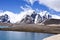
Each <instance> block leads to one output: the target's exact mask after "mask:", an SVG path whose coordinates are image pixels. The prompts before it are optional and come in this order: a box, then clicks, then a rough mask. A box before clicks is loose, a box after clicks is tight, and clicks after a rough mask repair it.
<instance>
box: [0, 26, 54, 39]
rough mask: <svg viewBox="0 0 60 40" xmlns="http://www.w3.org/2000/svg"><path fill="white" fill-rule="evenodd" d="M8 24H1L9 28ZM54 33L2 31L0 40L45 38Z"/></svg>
mask: <svg viewBox="0 0 60 40" xmlns="http://www.w3.org/2000/svg"><path fill="white" fill-rule="evenodd" d="M7 27H8V26H0V28H7ZM52 35H54V34H47V33H34V32H17V31H0V40H43V39H44V38H46V37H49V36H52Z"/></svg>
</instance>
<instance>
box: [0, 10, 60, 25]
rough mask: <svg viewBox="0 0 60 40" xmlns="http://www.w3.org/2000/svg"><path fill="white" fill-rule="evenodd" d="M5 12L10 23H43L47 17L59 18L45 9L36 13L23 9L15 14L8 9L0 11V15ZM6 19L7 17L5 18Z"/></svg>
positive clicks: (59, 17)
mask: <svg viewBox="0 0 60 40" xmlns="http://www.w3.org/2000/svg"><path fill="white" fill-rule="evenodd" d="M5 14H7V15H8V16H9V20H10V22H11V23H35V24H36V23H43V22H44V21H46V20H47V19H50V18H54V19H60V16H57V15H51V14H50V13H49V12H47V11H42V12H40V13H36V12H35V11H34V10H27V11H23V12H21V13H19V14H15V13H13V12H10V11H5V12H0V16H2V15H5ZM7 20H8V19H7Z"/></svg>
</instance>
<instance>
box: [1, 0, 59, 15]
mask: <svg viewBox="0 0 60 40" xmlns="http://www.w3.org/2000/svg"><path fill="white" fill-rule="evenodd" d="M26 5H28V6H29V7H31V9H33V10H36V9H38V10H39V11H48V12H50V13H52V14H57V15H60V14H59V13H60V11H56V8H52V7H51V8H50V7H49V6H47V5H44V4H40V3H39V2H38V1H34V2H33V4H31V2H29V1H26V0H0V10H3V11H11V12H14V13H19V12H21V11H23V9H22V8H21V7H24V8H27V6H26ZM36 11H37V10H36ZM37 12H38V11H37Z"/></svg>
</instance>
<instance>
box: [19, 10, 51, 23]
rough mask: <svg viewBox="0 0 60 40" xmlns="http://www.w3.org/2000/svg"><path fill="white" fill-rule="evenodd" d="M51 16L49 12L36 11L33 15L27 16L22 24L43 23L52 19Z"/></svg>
mask: <svg viewBox="0 0 60 40" xmlns="http://www.w3.org/2000/svg"><path fill="white" fill-rule="evenodd" d="M50 18H51V15H50V14H49V13H48V12H47V11H44V12H42V13H36V12H35V11H33V12H32V13H31V15H25V18H23V19H22V20H21V21H20V23H29V24H31V23H35V24H36V23H41V22H44V21H45V20H47V19H50Z"/></svg>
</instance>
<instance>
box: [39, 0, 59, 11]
mask: <svg viewBox="0 0 60 40" xmlns="http://www.w3.org/2000/svg"><path fill="white" fill-rule="evenodd" d="M39 3H40V4H43V5H46V6H48V7H50V8H52V9H54V10H55V11H59V12H60V0H39Z"/></svg>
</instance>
